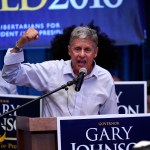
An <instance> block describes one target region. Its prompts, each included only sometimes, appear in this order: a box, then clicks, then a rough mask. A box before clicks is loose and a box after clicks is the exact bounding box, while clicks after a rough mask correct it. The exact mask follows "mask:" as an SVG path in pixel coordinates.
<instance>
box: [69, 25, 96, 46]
mask: <svg viewBox="0 0 150 150" xmlns="http://www.w3.org/2000/svg"><path fill="white" fill-rule="evenodd" d="M75 38H80V39H85V38H89V39H91V40H92V41H93V42H94V43H95V44H96V45H98V36H97V33H96V31H95V30H94V29H91V28H89V27H87V26H79V27H76V28H74V30H73V31H72V33H71V37H70V41H69V44H70V43H71V42H72V40H73V39H75Z"/></svg>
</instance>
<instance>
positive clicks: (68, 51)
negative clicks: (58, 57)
mask: <svg viewBox="0 0 150 150" xmlns="http://www.w3.org/2000/svg"><path fill="white" fill-rule="evenodd" d="M68 55H69V56H70V45H68Z"/></svg>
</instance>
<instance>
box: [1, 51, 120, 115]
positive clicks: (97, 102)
mask: <svg viewBox="0 0 150 150" xmlns="http://www.w3.org/2000/svg"><path fill="white" fill-rule="evenodd" d="M22 61H24V56H23V52H20V53H11V52H10V49H8V51H7V53H6V56H5V58H4V64H5V65H4V67H3V78H4V79H5V80H6V81H7V82H10V83H13V84H16V85H19V86H29V87H33V88H35V89H36V90H38V91H42V92H43V93H48V92H50V91H53V90H55V89H56V88H58V87H60V86H62V85H64V84H66V83H67V82H68V81H72V80H73V79H74V78H75V74H74V73H73V71H72V68H71V61H70V60H68V61H64V60H60V61H58V60H56V61H45V62H43V63H37V64H30V63H22V64H21V62H22ZM42 106H43V117H50V116H51V117H57V116H70V115H72V116H79V115H98V114H116V113H118V109H117V96H116V93H115V86H114V82H113V79H112V76H111V75H110V73H109V72H108V71H107V70H105V69H103V68H101V67H100V66H98V65H96V64H95V66H94V68H93V70H92V72H91V73H90V74H89V75H87V76H86V77H85V78H84V82H83V84H82V87H81V89H80V91H79V92H76V91H75V85H72V86H69V87H68V90H65V89H62V90H60V91H58V92H56V93H53V94H51V95H49V96H47V97H46V98H44V99H43V100H42Z"/></svg>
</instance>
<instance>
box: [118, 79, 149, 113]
mask: <svg viewBox="0 0 150 150" xmlns="http://www.w3.org/2000/svg"><path fill="white" fill-rule="evenodd" d="M115 88H116V94H117V97H118V100H117V104H118V110H119V113H120V114H138V113H146V112H147V82H146V81H132V82H131V81H130V82H126V81H125V82H115Z"/></svg>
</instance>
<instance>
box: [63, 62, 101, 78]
mask: <svg viewBox="0 0 150 150" xmlns="http://www.w3.org/2000/svg"><path fill="white" fill-rule="evenodd" d="M65 63H66V66H65V67H64V71H63V74H71V75H72V76H73V77H75V76H76V75H75V74H74V72H73V70H72V67H71V60H67V61H65ZM98 72H99V70H98V66H97V65H96V62H95V61H94V68H93V70H92V72H91V73H90V74H89V75H87V76H86V77H85V78H89V77H93V76H95V77H96V78H97V77H98Z"/></svg>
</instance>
